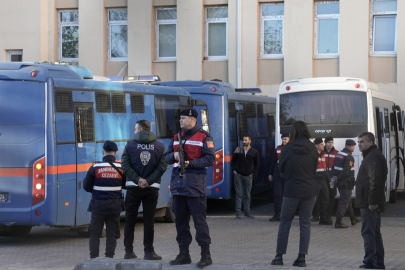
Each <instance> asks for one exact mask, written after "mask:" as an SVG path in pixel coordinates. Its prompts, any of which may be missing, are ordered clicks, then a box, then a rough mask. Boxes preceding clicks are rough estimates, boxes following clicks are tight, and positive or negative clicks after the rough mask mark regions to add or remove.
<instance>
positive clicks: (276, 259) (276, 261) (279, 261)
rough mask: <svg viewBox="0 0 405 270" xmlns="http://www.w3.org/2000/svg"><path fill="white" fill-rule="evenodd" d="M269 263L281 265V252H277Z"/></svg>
mask: <svg viewBox="0 0 405 270" xmlns="http://www.w3.org/2000/svg"><path fill="white" fill-rule="evenodd" d="M271 265H283V254H277V255H276V257H274V259H273V260H272V261H271Z"/></svg>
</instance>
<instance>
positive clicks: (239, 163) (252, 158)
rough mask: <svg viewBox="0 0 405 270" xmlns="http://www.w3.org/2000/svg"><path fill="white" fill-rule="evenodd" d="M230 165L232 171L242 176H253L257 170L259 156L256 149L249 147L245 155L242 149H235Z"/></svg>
mask: <svg viewBox="0 0 405 270" xmlns="http://www.w3.org/2000/svg"><path fill="white" fill-rule="evenodd" d="M231 165H232V170H233V171H236V172H237V173H239V174H241V175H243V176H248V175H251V174H253V175H255V174H256V173H257V170H258V169H259V154H258V153H257V151H256V149H254V148H252V147H250V148H249V150H248V151H247V153H246V155H245V149H244V147H236V149H235V152H234V153H233V155H232V161H231Z"/></svg>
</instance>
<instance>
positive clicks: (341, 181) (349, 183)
mask: <svg viewBox="0 0 405 270" xmlns="http://www.w3.org/2000/svg"><path fill="white" fill-rule="evenodd" d="M355 145H356V142H355V141H353V140H350V139H349V140H346V145H345V148H344V149H343V150H342V151H340V152H339V153H337V155H336V158H335V162H334V163H333V172H332V174H333V176H337V179H336V185H337V187H338V189H339V194H340V198H339V204H338V208H337V211H336V222H335V228H336V229H346V228H348V227H347V225H346V224H344V223H343V222H342V219H343V216H344V214H345V212H346V210H348V212H349V214H350V220H351V223H352V225H356V223H358V222H360V220H359V219H358V218H356V216H355V215H354V211H353V207H352V199H351V197H352V190H353V188H354V184H355V182H354V158H353V156H352V152H353V151H354V148H355Z"/></svg>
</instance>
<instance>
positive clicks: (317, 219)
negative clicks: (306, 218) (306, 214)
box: [311, 216, 319, 222]
mask: <svg viewBox="0 0 405 270" xmlns="http://www.w3.org/2000/svg"><path fill="white" fill-rule="evenodd" d="M317 221H319V216H313V217H312V218H311V222H317Z"/></svg>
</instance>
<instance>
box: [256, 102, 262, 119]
mask: <svg viewBox="0 0 405 270" xmlns="http://www.w3.org/2000/svg"><path fill="white" fill-rule="evenodd" d="M257 116H258V117H259V118H263V104H257Z"/></svg>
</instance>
